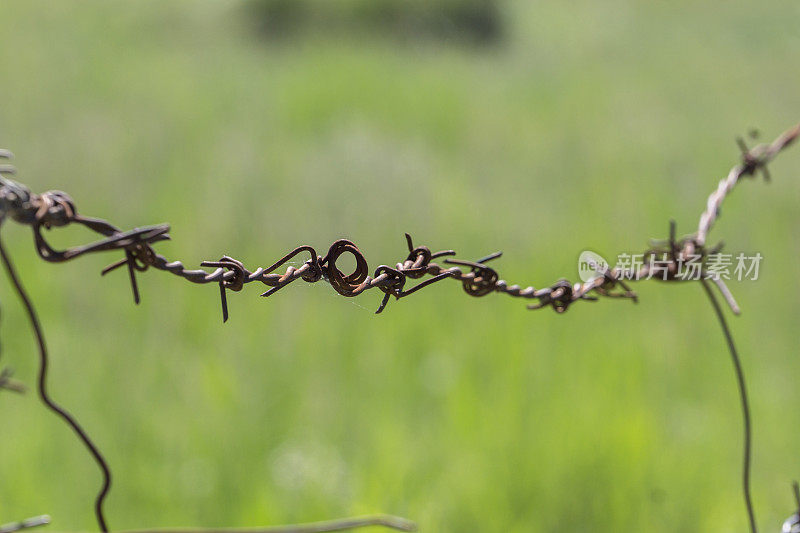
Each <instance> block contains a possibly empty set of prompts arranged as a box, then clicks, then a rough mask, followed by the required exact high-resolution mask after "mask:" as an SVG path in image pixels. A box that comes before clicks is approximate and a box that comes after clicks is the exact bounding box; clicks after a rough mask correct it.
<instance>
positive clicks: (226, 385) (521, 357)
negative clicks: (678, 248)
mask: <svg viewBox="0 0 800 533" xmlns="http://www.w3.org/2000/svg"><path fill="white" fill-rule="evenodd" d="M284 3H285V2H284ZM375 3H376V4H378V3H380V2H378V0H375ZM274 4H275V5H267V4H265V3H263V2H261V3H257V4H256V3H249V4H240V3H237V2H221V1H220V2H210V1H203V2H197V1H192V2H190V1H188V0H186V1H173V2H155V1H151V0H147V1H140V2H120V1H113V2H101V1H84V2H76V3H66V2H64V3H56V2H43V1H39V0H37V1H30V0H27V1H22V0H19V1H16V0H14V1H11V0H5V1H4V2H3V3H2V5H0V20H2V46H0V64H2V69H3V76H2V81H0V146H3V147H6V148H8V149H11V150H12V151H14V152H15V153H16V155H17V159H16V164H17V166H18V167H19V168H20V175H19V179H20V180H21V181H23V182H25V183H27V184H28V185H30V186H31V187H32V188H33V189H34V190H36V191H43V190H47V189H51V188H55V189H63V190H66V191H68V192H69V193H70V194H71V195H72V196H73V197H74V199H75V201H76V202H77V205H78V207H79V209H80V211H81V212H82V213H83V214H86V215H95V216H100V217H104V218H109V219H112V220H113V221H114V222H115V223H116V224H118V225H120V226H122V227H125V228H130V227H134V226H137V225H145V224H153V223H159V222H169V223H171V225H172V231H171V234H172V236H173V239H174V240H173V241H172V242H169V243H163V244H160V245H159V246H158V248H159V250H160V251H161V252H162V253H165V254H166V255H168V256H169V257H170V258H175V259H181V260H182V261H184V262H185V263H186V264H187V265H190V266H196V265H198V264H199V263H200V261H202V260H204V259H216V258H218V257H219V256H220V255H222V254H230V255H233V256H235V257H237V258H239V259H242V260H243V261H244V262H245V263H246V264H247V265H249V266H256V265H267V264H269V263H271V262H272V261H274V260H275V259H277V258H278V257H280V256H281V255H282V254H283V253H285V252H286V251H288V250H289V249H291V248H293V247H294V246H296V245H298V244H301V243H308V244H311V245H313V246H315V247H317V248H318V249H319V250H320V251H323V252H324V251H325V250H327V247H328V246H329V245H330V243H331V242H333V241H334V240H335V239H337V238H341V237H347V238H350V239H352V240H354V241H355V242H356V243H357V244H358V245H359V247H360V248H361V250H362V251H363V252H364V253H365V255H366V257H367V259H368V260H369V262H370V267H371V268H372V269H374V268H375V267H376V266H377V265H378V264H381V263H388V264H393V263H394V262H396V261H398V260H401V259H403V258H404V257H405V254H406V252H405V242H404V238H403V233H404V232H410V233H411V234H412V235H413V236H414V237H415V240H416V242H417V243H419V244H426V245H429V246H430V247H431V248H433V249H443V248H454V249H455V250H457V251H458V252H459V254H460V255H461V256H462V257H465V258H477V257H480V256H482V255H484V254H487V253H489V252H493V251H495V250H503V251H504V252H505V256H504V257H503V258H502V259H501V260H499V261H497V263H496V268H498V269H499V271H500V272H501V274H502V276H503V277H504V278H505V279H507V280H509V281H510V282H512V283H514V282H518V283H524V284H528V283H530V284H534V285H536V286H537V287H540V286H545V285H548V284H550V283H552V282H554V281H555V280H556V279H558V278H559V277H562V276H566V277H568V278H570V279H573V280H574V279H575V278H576V275H577V266H576V263H577V257H578V254H579V253H580V252H581V251H582V250H584V249H591V250H594V251H596V252H599V253H601V254H607V255H609V256H615V255H616V254H617V253H619V252H638V251H641V250H643V249H644V248H645V247H646V245H647V239H648V238H650V237H663V236H665V235H666V232H667V228H668V220H669V218H670V217H674V218H675V219H676V220H677V221H678V228H679V231H682V232H685V233H688V232H691V231H693V230H694V228H695V227H696V224H697V218H698V215H699V213H700V211H701V210H702V209H703V208H704V205H705V198H706V196H707V194H708V193H709V192H710V191H711V190H712V189H713V188H714V187H715V186H716V182H717V180H718V179H720V178H722V177H724V176H725V175H726V173H727V171H728V169H729V168H730V167H731V166H732V165H733V164H734V163H735V162H736V161H737V158H738V150H737V148H736V146H735V144H734V142H733V141H734V138H735V136H736V135H739V134H744V133H746V132H747V131H748V130H749V129H750V128H752V127H756V128H759V129H760V130H761V131H762V132H763V138H764V139H771V138H773V137H774V136H775V135H777V134H778V133H779V132H780V131H782V130H783V129H785V128H787V127H789V126H790V125H792V124H794V123H795V122H796V121H797V120H798V119H799V118H800V90H798V87H799V86H800V69H798V68H797V66H798V62H797V61H798V57H800V56H798V54H800V23H799V22H800V4H798V3H797V2H796V1H793V0H792V1H789V0H778V1H774V2H768V3H760V4H758V5H755V4H753V3H752V2H745V1H740V0H737V1H733V2H729V3H726V4H725V5H724V6H723V5H721V4H713V3H707V4H704V5H702V4H698V3H695V2H685V1H676V2H648V3H644V2H632V1H627V2H626V1H617V0H610V1H607V2H595V1H584V0H578V1H575V2H558V1H547V2H544V1H537V2H524V1H521V0H519V1H510V0H509V1H501V0H498V1H497V2H496V3H494V4H492V5H491V6H489V7H488V8H487V9H488V10H489V11H487V12H486V13H483V15H479V16H478V19H477V20H478V23H477V26H476V27H477V28H478V29H475V28H474V27H473V25H471V23H469V21H467V22H464V21H463V20H461V19H459V18H458V16H456V15H450V14H448V13H449V12H448V11H447V10H448V9H450V8H449V7H447V6H445V7H443V8H442V9H441V10H440V11H436V12H433V13H432V14H431V12H413V9H418V8H419V3H418V2H410V3H409V4H408V5H407V6H405V7H404V6H403V5H402V3H401V2H388V1H387V5H388V6H389V7H391V9H399V10H400V11H396V12H393V11H391V10H390V9H389V8H387V10H386V11H381V9H378V8H376V10H375V12H376V13H377V14H375V13H371V14H367V15H364V14H363V13H360V12H359V6H358V4H359V3H358V2H342V3H341V10H339V9H337V7H336V6H338V5H339V2H329V3H320V2H316V3H314V2H310V1H306V2H304V7H303V9H301V10H296V9H295V10H294V11H293V9H294V8H290V9H289V11H290V15H289V16H290V19H286V22H285V23H283V22H282V23H280V24H277V25H276V22H275V20H276V19H275V18H274V17H276V16H278V15H275V13H277V12H278V11H280V6H279V5H277V4H280V2H274ZM361 4H363V2H361ZM398 5H399V6H400V7H398ZM392 6H393V7H392ZM414 6H416V7H414ZM483 7H486V6H483ZM405 8H408V9H409V10H412V12H410V15H408V16H409V17H410V18H408V20H411V21H412V23H408V24H406V23H402V24H396V23H393V21H394V22H396V21H397V20H400V19H401V18H402V16H405V15H403V13H404V12H403V9H405ZM276 9H277V10H278V11H275V10H276ZM434 11H435V10H434ZM291 13H295V14H291ZM297 13H300V14H299V15H298V14H297ZM406 14H407V13H406ZM270 17H272V18H270ZM291 17H294V19H291ZM448 17H453V18H452V19H450V18H448ZM481 17H484V18H481ZM334 18H335V19H336V23H331V24H328V23H327V22H328V21H329V20H333V19H334ZM403 20H406V19H403ZM448 20H449V21H451V22H452V23H450V22H448ZM279 21H280V20H279ZM387 21H388V22H387ZM414 21H416V22H414ZM442 21H444V23H442ZM487 24H488V25H489V26H488V27H490V28H491V30H490V31H489V32H488V34H483V33H481V31H482V30H481V28H484V29H485V27H487V26H485V25H487ZM772 173H773V177H774V180H773V183H772V184H771V185H769V186H765V185H763V184H762V182H761V181H760V180H759V181H758V182H752V183H744V184H743V185H742V186H741V188H740V189H739V190H737V191H736V192H735V194H734V195H733V197H732V198H730V200H729V201H728V202H727V203H726V205H725V209H724V216H723V217H722V219H721V221H720V223H719V225H718V226H717V227H716V228H715V231H714V232H713V234H712V237H714V238H724V240H725V241H726V243H727V246H728V250H730V251H732V252H738V251H748V252H749V251H759V252H761V253H762V254H763V255H764V257H765V259H764V263H763V265H762V272H761V274H762V275H761V278H760V279H759V280H758V281H757V282H742V283H736V282H734V283H733V284H732V289H733V290H734V292H735V294H736V296H737V298H738V301H739V303H740V305H741V306H742V308H743V314H742V316H741V317H739V318H733V319H732V322H733V328H734V334H735V336H736V338H737V340H738V342H739V345H740V349H741V352H742V355H743V358H744V365H745V368H746V370H747V375H748V379H749V385H750V392H751V395H752V400H753V416H754V430H755V451H754V474H753V475H754V479H753V488H754V501H755V505H756V510H757V512H758V516H759V523H760V526H761V527H762V529H763V530H764V531H777V530H778V529H779V527H780V523H781V522H782V521H783V519H784V518H785V517H786V516H788V515H789V514H790V513H791V512H792V510H793V506H794V503H793V499H792V495H791V490H790V482H791V480H792V479H794V478H798V477H800V454H798V438H800V430H798V427H800V414H798V411H796V410H795V407H796V406H797V405H798V402H800V388H798V386H797V383H798V382H797V379H798V378H797V376H798V375H800V359H798V358H797V357H796V354H797V326H798V316H800V298H798V296H800V294H799V293H800V291H798V288H797V286H796V285H795V284H794V283H793V280H795V279H797V276H798V275H799V274H800V257H799V256H798V253H797V251H796V249H792V246H793V245H797V244H800V241H798V234H799V232H798V229H800V227H799V226H800V213H798V210H797V205H798V201H800V149H798V148H796V147H795V148H793V149H792V150H790V151H789V152H787V153H786V154H784V155H782V156H781V157H780V158H779V160H777V161H776V162H775V163H774V165H773V166H772ZM7 226H8V227H7V228H6V230H5V231H4V236H5V238H6V241H7V243H8V245H9V247H10V248H11V250H12V251H13V257H14V258H15V260H16V261H17V264H18V266H19V268H20V270H21V274H22V277H23V278H24V281H25V282H26V284H27V286H28V288H29V289H30V292H31V293H32V296H33V298H34V300H35V302H36V303H37V304H38V308H39V312H40V313H41V319H42V321H43V324H44V326H45V330H46V333H47V335H48V342H49V345H50V347H51V348H52V358H53V368H52V379H51V384H52V391H53V394H54V396H55V397H56V398H57V399H58V400H59V401H60V402H61V403H63V404H64V405H65V406H67V407H68V408H69V409H71V410H72V411H73V412H74V413H75V414H76V415H77V416H78V417H79V419H80V420H81V421H82V422H83V423H84V424H85V426H86V427H87V429H88V430H90V432H91V434H92V435H93V436H94V437H95V438H96V440H97V442H98V443H99V444H100V445H101V447H102V449H103V450H104V451H105V453H106V455H107V458H108V460H109V461H110V463H111V465H112V467H113V469H114V473H115V479H114V487H113V491H112V493H111V496H110V498H109V500H108V503H107V512H108V517H109V521H110V524H111V526H112V527H113V528H117V529H121V528H144V527H154V526H175V525H191V526H258V525H268V524H281V523H289V522H298V521H310V520H320V519H327V518H334V517H338V516H343V515H350V514H360V513H371V512H388V513H394V514H399V515H403V516H406V517H409V518H411V519H414V520H416V521H417V522H418V523H419V526H420V530H421V531H424V532H436V533H438V532H463V531H480V532H536V531H542V532H550V531H576V532H577V531H586V530H592V531H654V532H659V531H664V532H674V531H704V532H706V531H719V532H722V531H725V532H729V531H744V530H745V528H746V517H745V514H744V508H743V505H742V497H741V489H740V475H741V465H740V463H741V446H742V428H741V418H740V413H739V405H738V397H737V393H736V389H735V381H734V375H733V371H732V368H731V364H730V361H729V356H728V354H727V352H726V350H725V347H724V343H723V339H722V336H721V334H720V331H719V326H718V325H717V323H716V322H715V320H714V317H713V315H712V312H711V310H710V308H709V305H708V303H707V301H706V300H705V299H704V298H705V297H704V295H703V293H702V290H701V289H700V287H699V286H695V285H687V286H672V285H669V286H667V285H662V284H658V283H656V282H650V283H641V284H639V286H638V287H637V288H638V290H639V292H640V295H641V301H640V303H639V304H638V305H633V304H631V303H630V302H626V301H602V302H597V303H585V304H580V305H576V306H574V307H573V308H572V309H570V311H569V312H568V313H567V314H565V315H556V314H555V313H553V312H552V311H550V310H543V311H539V312H531V311H527V310H526V309H525V306H524V305H523V303H522V302H520V301H515V300H513V299H511V298H507V297H503V296H500V295H490V296H487V297H484V298H482V299H473V298H469V297H467V296H466V295H465V294H463V292H462V290H461V288H460V287H459V286H458V284H457V283H453V282H442V283H441V284H439V285H436V286H434V287H431V288H429V289H426V290H425V291H422V292H421V293H419V294H416V295H414V297H413V298H408V299H406V300H401V301H399V302H391V303H390V305H389V308H388V309H387V311H386V312H385V313H384V314H383V315H380V316H375V315H373V311H374V309H375V308H376V307H377V304H378V303H379V301H380V296H381V295H380V294H378V293H370V294H367V295H363V296H361V297H359V298H357V299H345V298H342V297H340V296H338V295H337V294H336V293H335V292H334V291H333V290H332V289H331V288H330V287H329V286H326V285H324V284H322V283H319V284H315V285H309V284H304V283H301V282H298V283H296V284H294V285H292V286H291V287H288V288H286V289H284V290H283V291H281V292H280V293H278V294H277V295H275V296H274V297H273V298H270V299H269V300H265V299H262V298H259V297H258V294H259V291H258V288H256V287H248V288H246V289H245V290H244V291H243V292H242V293H239V294H230V296H229V303H230V308H231V320H230V321H229V322H228V323H227V324H225V325H224V326H223V325H222V324H221V320H220V311H219V301H218V298H219V296H218V290H217V287H216V286H213V285H211V286H205V287H198V286H194V285H190V284H188V283H186V282H182V281H181V280H178V279H176V278H174V277H172V276H169V275H167V274H162V273H158V272H147V273H145V274H144V275H141V276H140V284H141V290H142V294H143V302H142V304H141V305H140V306H139V307H138V308H137V307H135V306H134V305H133V303H132V301H131V300H132V299H131V295H130V288H129V286H128V284H127V281H126V276H125V274H124V272H123V271H117V272H115V273H113V274H111V275H109V276H108V277H106V278H101V277H100V276H99V270H100V269H101V268H102V267H103V266H104V265H105V264H107V263H109V262H111V261H112V260H115V259H117V257H116V256H114V257H111V256H105V257H101V256H93V257H85V258H83V259H81V260H79V261H76V262H74V263H69V264H65V265H51V264H45V263H44V262H42V261H41V260H39V259H38V258H37V257H36V256H35V253H34V250H33V247H32V245H31V238H30V234H29V231H30V230H29V229H27V228H22V227H19V226H16V225H14V224H12V223H9V224H7ZM52 237H53V238H54V239H55V241H56V242H57V243H59V244H75V243H80V242H86V241H87V240H91V239H93V238H94V237H93V236H90V235H88V234H86V233H85V232H82V231H80V230H74V231H73V230H72V229H67V230H60V231H57V232H53V233H52ZM0 294H2V303H3V307H2V324H1V325H0V336H1V338H2V343H3V357H2V361H0V363H2V364H8V365H13V366H14V367H15V368H16V369H17V377H18V378H19V379H21V380H23V381H24V382H26V383H28V384H33V383H34V377H35V361H36V354H35V351H34V344H33V342H32V337H31V334H30V330H29V326H28V325H27V323H26V322H25V318H24V314H23V309H22V308H21V306H20V305H19V303H18V302H17V301H16V299H15V298H14V297H13V296H12V294H11V291H10V287H9V285H8V283H7V282H6V281H5V280H4V281H3V282H2V283H1V284H0ZM0 421H2V422H0V442H2V448H0V477H1V478H2V481H1V482H0V522H3V521H11V520H14V519H19V518H22V517H25V516H29V515H33V514H39V513H49V514H51V515H52V516H53V519H54V525H53V526H51V527H52V528H54V529H56V530H80V529H85V530H93V529H94V528H95V524H94V521H93V515H92V499H93V498H94V495H95V492H96V490H97V487H98V485H99V482H100V477H99V474H98V472H97V469H96V467H95V465H94V464H93V463H92V462H91V461H90V459H89V457H88V456H87V454H86V453H85V452H84V450H83V449H82V447H81V445H80V444H79V443H78V442H77V441H76V440H75V439H74V438H73V436H72V434H71V433H70V431H69V430H68V429H67V428H66V427H65V426H64V424H62V423H61V421H59V420H58V419H56V418H55V417H54V416H52V415H51V414H49V413H47V412H46V411H44V410H43V408H42V407H41V405H40V404H39V403H38V402H37V401H36V397H35V394H33V393H31V394H28V395H27V396H17V395H12V394H9V393H5V394H2V395H0Z"/></svg>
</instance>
